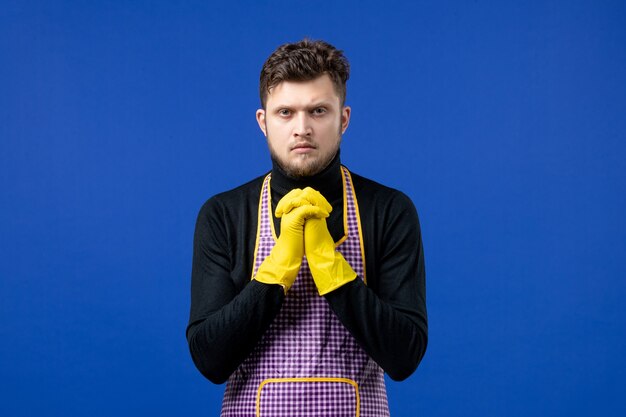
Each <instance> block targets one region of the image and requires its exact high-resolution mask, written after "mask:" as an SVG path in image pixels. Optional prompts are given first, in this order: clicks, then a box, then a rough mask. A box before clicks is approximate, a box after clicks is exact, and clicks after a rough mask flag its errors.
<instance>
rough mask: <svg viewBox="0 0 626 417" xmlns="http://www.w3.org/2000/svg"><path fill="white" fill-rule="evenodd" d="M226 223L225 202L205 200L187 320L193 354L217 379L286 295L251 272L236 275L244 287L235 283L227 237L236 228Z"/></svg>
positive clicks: (245, 351) (260, 330)
mask: <svg viewBox="0 0 626 417" xmlns="http://www.w3.org/2000/svg"><path fill="white" fill-rule="evenodd" d="M255 224H256V222H255ZM226 225H227V222H226V210H225V208H224V207H222V206H221V205H220V204H219V203H218V202H217V201H216V199H215V198H213V199H211V200H209V201H208V202H207V203H206V204H205V205H204V206H203V207H202V209H201V210H200V213H199V214H198V219H197V222H196V230H195V234H194V244H193V263H192V273H191V311H190V317H189V325H188V326H187V341H188V343H189V350H190V352H191V357H192V359H193V361H194V363H195V365H196V367H197V368H198V370H199V371H200V372H201V373H202V374H203V375H204V376H205V377H206V378H207V379H209V380H210V381H211V382H214V383H216V384H219V383H223V382H225V381H226V380H227V379H228V377H229V376H230V375H231V374H232V373H233V372H234V371H235V369H236V368H237V367H238V366H239V364H240V363H241V362H243V360H244V359H245V358H246V357H247V356H248V355H249V354H250V352H251V351H252V349H253V348H254V346H255V345H256V343H257V342H258V340H260V338H261V337H262V336H263V333H264V332H265V331H266V329H267V328H268V327H269V325H270V323H271V322H272V320H273V319H274V317H275V316H276V314H277V313H278V311H279V310H280V306H281V304H282V300H283V299H284V293H283V290H282V288H281V286H280V285H271V284H264V283H260V282H257V281H249V280H250V277H249V274H248V276H247V277H239V278H240V279H239V280H238V281H239V282H245V283H246V284H245V285H244V286H243V287H242V288H239V286H238V285H236V284H235V281H234V280H233V276H232V273H233V272H232V271H233V269H234V267H233V265H235V264H237V263H238V262H241V261H240V260H237V259H232V254H233V253H235V251H234V250H233V247H232V242H229V240H232V239H236V238H235V237H234V236H236V233H232V232H231V233H229V231H228V228H227V226H226ZM255 230H256V229H255ZM242 244H243V243H242ZM245 262H249V261H245ZM244 270H245V268H244ZM240 273H242V272H240Z"/></svg>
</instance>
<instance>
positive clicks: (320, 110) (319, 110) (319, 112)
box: [313, 107, 327, 116]
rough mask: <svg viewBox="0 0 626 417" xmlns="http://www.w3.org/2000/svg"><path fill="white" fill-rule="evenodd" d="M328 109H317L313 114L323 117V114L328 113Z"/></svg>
mask: <svg viewBox="0 0 626 417" xmlns="http://www.w3.org/2000/svg"><path fill="white" fill-rule="evenodd" d="M326 111H327V110H326V109H325V108H324V107H317V108H315V109H313V114H314V115H316V116H321V115H322V114H325V113H326Z"/></svg>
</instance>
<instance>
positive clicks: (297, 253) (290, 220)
mask: <svg viewBox="0 0 626 417" xmlns="http://www.w3.org/2000/svg"><path fill="white" fill-rule="evenodd" d="M302 192H303V190H300V189H295V190H292V191H290V192H289V193H287V194H286V195H285V196H284V197H283V198H282V199H281V200H280V201H279V202H278V205H277V206H276V217H278V218H281V223H280V237H279V238H278V239H277V241H276V244H275V245H274V247H273V248H272V250H271V251H270V254H269V255H268V256H267V257H266V258H265V260H264V261H263V263H262V264H261V266H259V269H258V270H257V272H256V275H255V276H254V278H253V279H255V280H257V281H259V282H263V283H265V284H279V285H281V286H282V287H283V290H284V291H285V294H287V291H289V288H290V287H291V286H292V285H293V283H294V281H295V280H296V276H297V275H298V271H299V270H300V265H301V264H302V257H303V256H304V236H303V233H304V224H305V221H306V220H307V219H310V218H324V217H327V216H328V211H326V210H324V209H322V208H320V207H317V206H313V205H311V204H310V203H308V200H306V199H304V198H302V197H301V194H302Z"/></svg>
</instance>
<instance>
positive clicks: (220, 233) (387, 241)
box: [187, 154, 428, 383]
mask: <svg viewBox="0 0 626 417" xmlns="http://www.w3.org/2000/svg"><path fill="white" fill-rule="evenodd" d="M351 174H352V180H353V185H354V190H355V194H356V197H357V201H358V203H359V211H360V218H361V227H362V231H363V241H364V248H365V258H366V259H365V267H366V272H365V273H366V279H367V285H365V283H364V282H363V281H362V280H359V279H357V280H354V281H351V282H349V283H348V284H345V285H344V286H342V287H340V288H338V289H337V290H335V291H333V292H331V293H329V294H327V295H325V298H326V300H327V301H328V303H329V305H330V307H331V309H332V310H333V311H334V312H335V314H337V317H338V318H339V320H340V321H341V322H342V323H343V325H344V326H345V327H346V328H347V329H348V331H350V333H351V334H352V335H353V336H354V338H355V339H356V340H357V342H358V343H359V344H360V345H361V346H362V347H363V349H364V350H365V351H366V352H367V353H368V354H369V355H370V356H371V357H372V358H373V359H374V360H375V361H376V362H377V363H378V364H379V365H380V366H381V367H382V368H383V370H384V371H385V372H386V373H387V374H388V375H389V376H390V377H391V378H392V379H394V380H402V379H405V378H407V377H408V376H409V375H410V374H411V373H413V371H414V370H415V369H416V368H417V365H418V364H419V362H420V361H421V359H422V357H423V355H424V352H425V350H426V344H427V338H428V337H427V318H426V300H425V272H424V255H423V248H422V241H421V234H420V227H419V221H418V217H417V212H416V211H415V207H414V206H413V203H412V202H411V201H410V199H409V198H408V197H407V196H405V195H404V194H402V193H401V192H399V191H396V190H394V189H391V188H388V187H385V186H383V185H380V184H378V183H376V182H373V181H371V180H368V179H366V178H364V177H361V176H359V175H356V174H354V173H351ZM264 177H265V175H263V176H260V177H258V178H256V179H254V180H252V181H250V182H248V183H246V184H244V185H242V186H240V187H238V188H236V189H234V190H231V191H228V192H225V193H221V194H218V195H216V196H214V197H212V198H210V199H209V200H208V201H207V202H206V203H205V204H204V205H203V206H202V208H201V209H200V212H199V214H198V219H197V222H196V231H195V235H194V251H193V264H192V280H191V281H192V282H191V311H190V317H189V325H188V326H187V340H188V342H189V348H190V351H191V356H192V358H193V361H194V363H195V364H196V366H197V368H198V369H199V370H200V372H201V373H202V374H203V375H204V376H205V377H207V378H208V379H209V380H211V381H212V382H214V383H222V382H224V381H226V379H228V377H229V376H230V374H232V372H233V371H234V370H235V369H236V368H237V367H238V366H239V364H241V363H242V362H243V361H244V360H245V358H246V357H247V356H248V355H249V354H250V352H251V351H252V350H253V349H254V347H255V345H256V344H257V342H258V341H259V340H260V339H261V337H262V336H263V333H264V332H265V331H266V330H267V328H268V327H269V325H270V324H271V322H272V320H273V319H274V317H275V316H276V314H278V312H279V310H280V307H281V305H282V302H283V299H284V293H283V290H282V287H280V286H279V285H268V284H263V283H260V282H258V281H251V276H252V267H253V262H254V259H253V257H254V246H255V236H256V231H257V216H258V207H259V195H260V192H261V186H262V183H263V178H264ZM270 184H271V191H272V203H273V207H276V205H277V204H278V201H279V200H280V199H281V198H282V197H283V196H284V195H285V194H287V193H288V192H289V191H290V190H292V189H294V188H304V187H307V186H309V187H312V188H314V189H316V190H318V191H319V192H321V193H322V195H323V196H324V197H325V198H326V199H327V200H328V202H329V203H330V204H331V205H332V206H333V211H332V212H331V214H330V217H329V218H328V219H327V223H328V228H329V231H330V233H331V235H332V236H333V238H334V239H335V240H338V239H339V238H340V237H341V236H343V234H344V230H343V189H342V181H341V171H340V160H339V154H338V155H337V156H336V157H335V158H334V159H333V161H332V162H331V163H330V165H329V166H328V167H327V168H326V169H324V170H323V171H322V172H320V173H319V174H317V175H315V176H312V177H306V178H303V179H294V178H290V177H288V176H287V175H286V174H285V173H284V172H283V171H282V170H281V169H280V167H278V165H276V164H274V165H273V168H272V181H271V183H270ZM274 224H275V226H276V233H277V234H280V220H279V219H276V217H274Z"/></svg>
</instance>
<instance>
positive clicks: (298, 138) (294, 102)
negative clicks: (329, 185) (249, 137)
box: [256, 74, 350, 178]
mask: <svg viewBox="0 0 626 417" xmlns="http://www.w3.org/2000/svg"><path fill="white" fill-rule="evenodd" d="M256 118H257V122H258V123H259V127H260V128H261V130H262V131H263V134H264V135H265V136H266V137H267V144H268V146H269V149H270V154H271V156H272V159H273V160H275V161H276V162H277V163H278V165H279V166H280V167H281V168H282V169H283V171H285V172H286V173H287V174H288V175H289V176H291V177H295V178H300V177H307V176H311V175H315V174H317V173H318V172H320V171H322V170H323V169H324V168H326V167H327V166H328V164H329V163H330V161H331V160H332V159H333V158H334V157H335V155H336V154H337V151H338V150H339V143H340V142H341V135H342V134H343V132H345V130H346V129H347V128H348V123H349V121H350V107H347V106H343V107H342V106H341V100H340V98H339V96H338V95H337V93H336V92H335V89H334V87H333V82H332V81H331V79H330V77H329V76H328V75H327V74H324V75H322V76H320V77H318V78H315V79H313V80H311V81H283V82H282V83H280V84H278V85H277V86H276V87H274V88H272V89H271V90H270V92H269V94H268V95H267V100H266V104H265V110H263V109H259V110H257V112H256Z"/></svg>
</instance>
